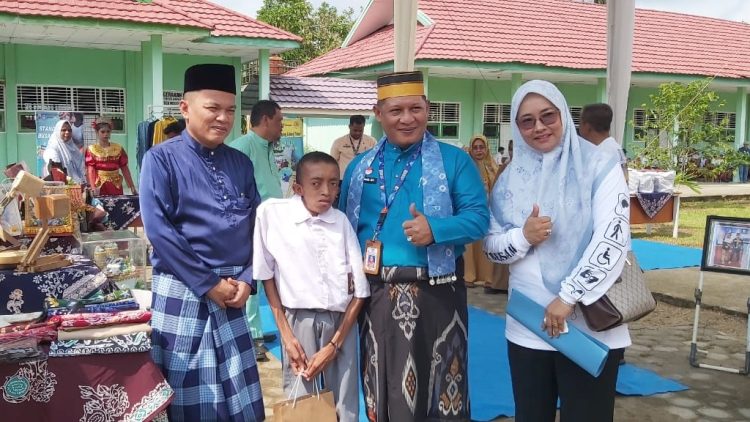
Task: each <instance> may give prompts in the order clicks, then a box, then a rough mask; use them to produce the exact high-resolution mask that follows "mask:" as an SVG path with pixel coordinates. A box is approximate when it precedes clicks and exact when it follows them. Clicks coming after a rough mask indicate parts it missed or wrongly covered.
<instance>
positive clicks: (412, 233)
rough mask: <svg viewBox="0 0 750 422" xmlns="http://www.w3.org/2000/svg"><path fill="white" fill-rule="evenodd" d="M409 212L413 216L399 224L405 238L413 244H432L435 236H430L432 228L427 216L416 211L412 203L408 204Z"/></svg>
mask: <svg viewBox="0 0 750 422" xmlns="http://www.w3.org/2000/svg"><path fill="white" fill-rule="evenodd" d="M409 212H410V213H411V216H412V217H414V218H413V219H411V220H406V221H404V224H402V225H401V227H403V229H404V235H405V236H406V240H408V241H409V242H411V243H412V244H413V245H414V246H427V245H430V244H432V243H433V242H434V241H435V238H434V237H432V229H431V228H430V223H428V222H427V217H425V216H424V214H422V213H421V212H419V211H417V207H416V205H414V204H413V203H412V204H411V205H410V206H409Z"/></svg>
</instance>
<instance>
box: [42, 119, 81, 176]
mask: <svg viewBox="0 0 750 422" xmlns="http://www.w3.org/2000/svg"><path fill="white" fill-rule="evenodd" d="M42 158H44V167H45V172H44V173H45V174H46V173H47V171H46V168H47V166H49V163H50V161H53V162H55V163H62V166H63V167H65V168H66V169H67V172H68V177H70V178H71V179H72V180H73V182H74V183H83V182H85V181H86V173H85V171H84V170H85V167H84V164H83V153H81V150H79V149H78V147H77V146H76V144H75V143H74V142H73V129H72V127H71V126H70V123H69V122H68V121H67V120H60V121H59V122H57V124H56V125H55V129H54V131H52V135H50V137H49V140H48V141H47V148H45V150H44V154H43V155H42Z"/></svg>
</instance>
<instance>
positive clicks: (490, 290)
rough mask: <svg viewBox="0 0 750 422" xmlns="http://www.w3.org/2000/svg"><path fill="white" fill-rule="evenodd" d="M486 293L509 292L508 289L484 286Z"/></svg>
mask: <svg viewBox="0 0 750 422" xmlns="http://www.w3.org/2000/svg"><path fill="white" fill-rule="evenodd" d="M484 293H485V294H488V295H497V294H500V293H504V294H507V293H508V290H507V289H494V288H492V287H485V288H484Z"/></svg>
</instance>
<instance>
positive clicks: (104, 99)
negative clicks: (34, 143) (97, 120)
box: [16, 84, 127, 133]
mask: <svg viewBox="0 0 750 422" xmlns="http://www.w3.org/2000/svg"><path fill="white" fill-rule="evenodd" d="M32 90H36V92H34V93H33V94H32V93H31V91H32ZM16 92H17V99H16V105H17V110H18V119H19V126H18V128H19V132H33V131H34V130H33V129H30V128H24V127H23V124H21V120H22V119H24V118H26V119H30V120H33V119H34V118H35V113H36V112H37V111H60V112H63V111H66V112H72V113H82V114H84V119H85V120H84V121H85V122H86V123H85V124H88V121H91V119H93V118H94V117H96V116H105V117H108V118H111V119H113V120H115V119H117V120H122V130H113V132H114V133H127V98H126V92H125V89H124V88H112V87H93V86H67V85H37V84H23V85H17V86H16ZM22 92H23V95H22ZM27 92H28V94H29V95H27ZM63 93H64V94H63ZM56 94H62V96H63V97H61V98H55V97H54V95H56ZM86 94H88V95H89V96H88V98H85V95H86ZM90 95H93V98H91V97H90ZM28 97H32V99H31V101H28V102H26V101H24V98H28ZM33 97H36V98H33Z"/></svg>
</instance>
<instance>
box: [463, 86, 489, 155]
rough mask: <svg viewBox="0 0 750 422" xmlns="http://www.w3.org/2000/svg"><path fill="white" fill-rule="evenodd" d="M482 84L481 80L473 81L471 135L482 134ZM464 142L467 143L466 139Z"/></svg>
mask: <svg viewBox="0 0 750 422" xmlns="http://www.w3.org/2000/svg"><path fill="white" fill-rule="evenodd" d="M484 84H485V82H484V81H483V80H479V79H474V113H472V114H473V115H474V122H472V131H471V133H472V134H474V133H484V127H483V123H484V122H483V120H484V104H482V88H483V87H484ZM472 136H473V135H472ZM466 142H468V139H467V140H466Z"/></svg>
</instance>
